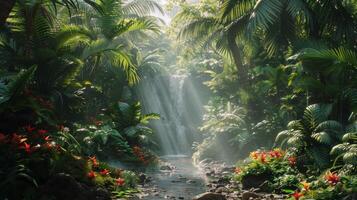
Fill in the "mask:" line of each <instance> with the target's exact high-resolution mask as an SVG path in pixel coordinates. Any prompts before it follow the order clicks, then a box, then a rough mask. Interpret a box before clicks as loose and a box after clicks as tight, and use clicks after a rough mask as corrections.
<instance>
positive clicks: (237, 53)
mask: <svg viewBox="0 0 357 200" xmlns="http://www.w3.org/2000/svg"><path fill="white" fill-rule="evenodd" d="M228 47H229V50H230V51H231V54H232V57H233V61H234V64H235V65H236V67H237V73H238V82H239V85H240V86H241V87H242V88H243V89H244V88H246V86H248V69H247V66H245V65H244V64H243V58H242V55H243V52H242V50H241V49H240V48H239V47H238V45H237V43H236V40H235V34H231V33H229V34H228Z"/></svg>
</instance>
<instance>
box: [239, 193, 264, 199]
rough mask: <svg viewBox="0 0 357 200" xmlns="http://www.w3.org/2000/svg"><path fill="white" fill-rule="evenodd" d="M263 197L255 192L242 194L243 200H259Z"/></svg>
mask: <svg viewBox="0 0 357 200" xmlns="http://www.w3.org/2000/svg"><path fill="white" fill-rule="evenodd" d="M260 197H261V196H260V195H259V194H257V193H254V192H244V193H243V194H242V200H250V199H258V198H260Z"/></svg>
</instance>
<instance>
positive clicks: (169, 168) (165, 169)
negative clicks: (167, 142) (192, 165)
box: [160, 164, 175, 171]
mask: <svg viewBox="0 0 357 200" xmlns="http://www.w3.org/2000/svg"><path fill="white" fill-rule="evenodd" d="M174 169H175V167H174V166H172V165H170V164H164V165H161V166H160V170H164V171H171V170H174Z"/></svg>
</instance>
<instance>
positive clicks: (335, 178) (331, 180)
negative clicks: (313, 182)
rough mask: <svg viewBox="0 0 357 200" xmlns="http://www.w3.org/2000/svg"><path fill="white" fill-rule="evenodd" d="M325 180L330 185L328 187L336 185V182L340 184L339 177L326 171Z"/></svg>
mask: <svg viewBox="0 0 357 200" xmlns="http://www.w3.org/2000/svg"><path fill="white" fill-rule="evenodd" d="M325 180H326V181H327V182H328V183H329V184H330V185H336V184H337V183H338V182H340V177H339V176H338V175H337V174H336V173H331V172H330V171H328V172H327V173H326V174H325Z"/></svg>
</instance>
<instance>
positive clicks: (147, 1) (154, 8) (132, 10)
mask: <svg viewBox="0 0 357 200" xmlns="http://www.w3.org/2000/svg"><path fill="white" fill-rule="evenodd" d="M123 12H124V14H127V15H129V14H136V15H138V16H147V15H150V14H153V13H155V12H160V13H161V14H164V10H163V9H162V7H161V6H160V4H158V3H157V2H156V1H154V0H133V1H130V2H129V3H127V4H125V5H124V6H123Z"/></svg>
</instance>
